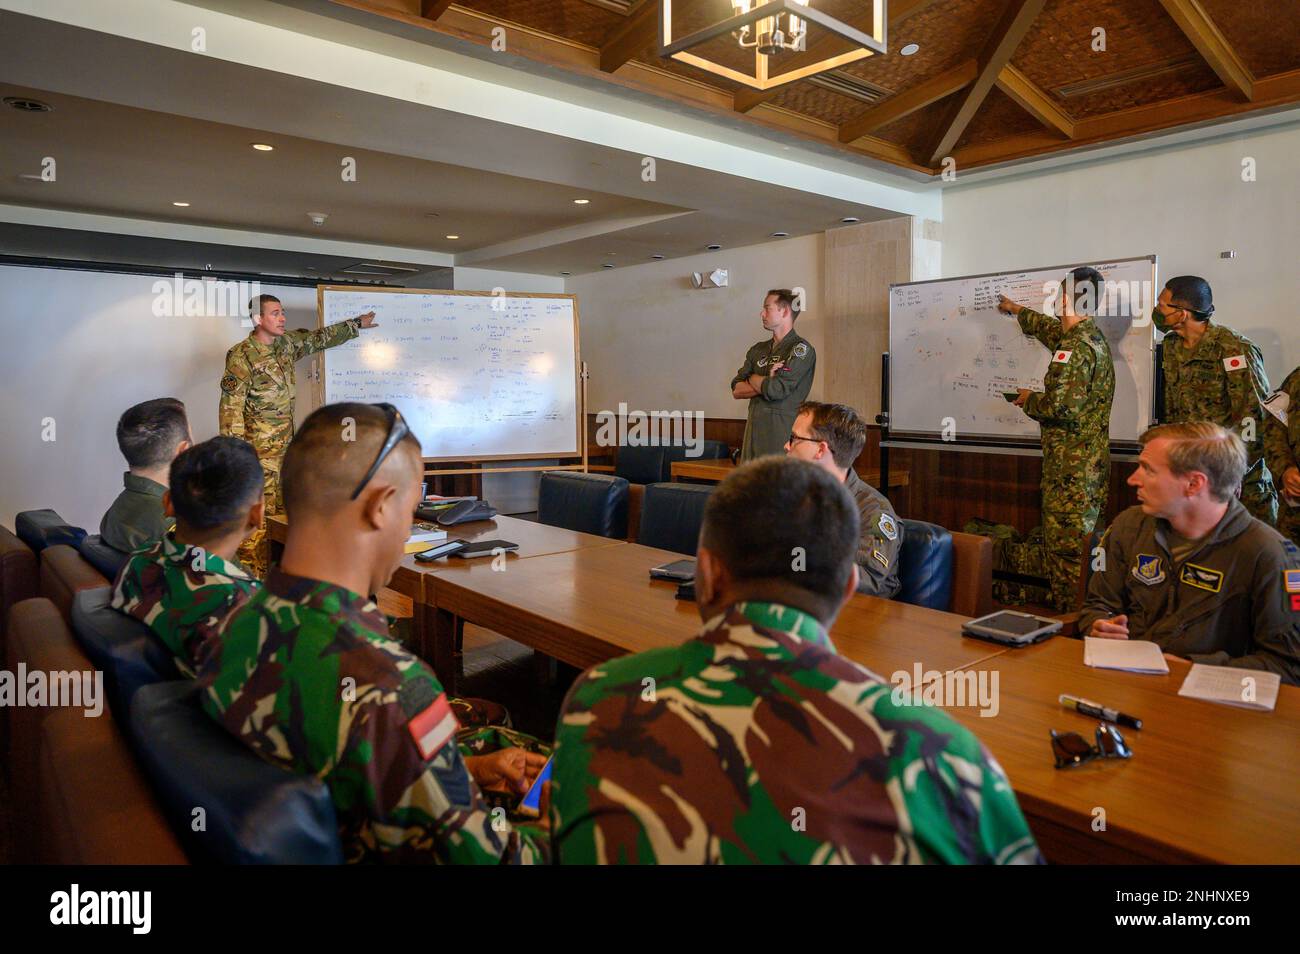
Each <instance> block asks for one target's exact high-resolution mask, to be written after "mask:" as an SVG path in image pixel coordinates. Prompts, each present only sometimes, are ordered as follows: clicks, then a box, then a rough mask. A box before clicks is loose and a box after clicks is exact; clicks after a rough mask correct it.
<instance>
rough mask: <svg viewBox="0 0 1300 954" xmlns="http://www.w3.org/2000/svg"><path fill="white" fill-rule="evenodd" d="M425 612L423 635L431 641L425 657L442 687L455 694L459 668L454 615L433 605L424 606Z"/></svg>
mask: <svg viewBox="0 0 1300 954" xmlns="http://www.w3.org/2000/svg"><path fill="white" fill-rule="evenodd" d="M425 613H426V614H427V616H428V617H430V619H427V620H426V623H425V634H424V635H425V637H426V638H428V639H429V640H430V642H431V643H432V645H431V646H429V647H428V650H429V653H428V655H426V657H425V658H426V659H428V660H429V662H430V663H431V664H432V666H433V671H434V674H435V675H436V676H437V677H438V681H439V682H441V683H442V687H443V688H444V689H446V690H447V692H448V693H449V694H451V695H455V694H456V677H457V675H458V674H457V669H459V668H460V667H459V666H458V665H457V663H458V660H457V659H456V622H457V620H456V616H455V615H454V614H452V613H449V612H448V611H447V610H443V609H438V608H437V607H433V606H427V607H425Z"/></svg>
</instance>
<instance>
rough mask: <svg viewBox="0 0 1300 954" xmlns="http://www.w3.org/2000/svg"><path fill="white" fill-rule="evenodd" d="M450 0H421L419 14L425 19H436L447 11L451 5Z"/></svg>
mask: <svg viewBox="0 0 1300 954" xmlns="http://www.w3.org/2000/svg"><path fill="white" fill-rule="evenodd" d="M451 3H452V0H423V3H422V5H421V7H420V16H422V17H424V18H425V19H426V20H436V19H438V17H440V16H442V15H443V14H444V13H446V12H447V8H448V7H449V6H451Z"/></svg>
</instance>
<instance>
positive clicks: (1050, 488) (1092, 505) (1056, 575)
mask: <svg viewBox="0 0 1300 954" xmlns="http://www.w3.org/2000/svg"><path fill="white" fill-rule="evenodd" d="M1103 281H1104V280H1103V279H1102V276H1101V273H1100V272H1098V271H1097V270H1096V269H1093V268H1076V269H1075V270H1074V271H1072V272H1070V274H1069V275H1067V276H1066V278H1065V281H1064V282H1062V285H1061V293H1060V298H1059V299H1058V305H1059V309H1060V312H1061V317H1060V318H1059V319H1057V318H1051V317H1048V316H1047V315H1044V314H1041V313H1040V312H1037V311H1034V310H1033V309H1031V308H1026V307H1024V306H1023V305H1018V304H1016V303H1015V302H1013V301H1011V300H1010V299H1009V298H1006V297H1005V296H1001V297H1000V300H999V302H998V309H999V310H1000V311H1003V312H1006V313H1007V314H1012V315H1016V316H1017V318H1018V320H1019V322H1020V330H1021V331H1023V332H1024V333H1025V334H1027V335H1030V336H1031V337H1034V338H1037V339H1038V340H1039V341H1041V342H1042V343H1043V345H1044V346H1045V347H1047V348H1049V349H1050V350H1051V352H1052V360H1051V362H1050V363H1049V364H1048V366H1047V374H1046V375H1045V376H1044V378H1043V391H1042V393H1041V394H1035V393H1031V392H1030V391H1029V390H1028V389H1027V388H1021V389H1020V396H1019V397H1018V398H1017V399H1016V402H1015V403H1016V405H1017V406H1019V407H1020V408H1022V409H1023V410H1024V412H1025V414H1026V415H1028V416H1029V417H1031V418H1032V419H1033V420H1035V421H1037V422H1038V423H1039V427H1040V430H1041V433H1042V443H1043V477H1042V485H1041V486H1042V509H1043V541H1044V544H1045V551H1046V552H1045V562H1046V564H1047V565H1046V567H1045V569H1046V570H1047V578H1048V580H1049V582H1050V584H1051V601H1052V605H1053V606H1055V607H1056V608H1057V609H1058V610H1071V609H1074V608H1075V605H1076V602H1077V600H1078V587H1079V578H1080V574H1081V573H1082V571H1083V564H1082V559H1083V540H1084V537H1085V536H1086V535H1087V534H1089V533H1091V532H1092V530H1093V528H1094V527H1096V525H1097V520H1098V518H1099V517H1100V516H1101V514H1102V512H1103V511H1104V510H1105V508H1106V494H1107V489H1108V485H1109V481H1110V408H1111V403H1112V401H1113V400H1114V398H1115V365H1114V363H1113V362H1112V361H1111V356H1110V345H1109V344H1108V343H1107V342H1106V336H1105V335H1103V334H1102V332H1101V329H1100V328H1098V327H1097V323H1096V322H1095V321H1093V320H1092V318H1091V317H1089V316H1090V315H1092V314H1093V313H1095V311H1096V309H1097V307H1098V305H1099V304H1100V302H1101V301H1102V284H1103Z"/></svg>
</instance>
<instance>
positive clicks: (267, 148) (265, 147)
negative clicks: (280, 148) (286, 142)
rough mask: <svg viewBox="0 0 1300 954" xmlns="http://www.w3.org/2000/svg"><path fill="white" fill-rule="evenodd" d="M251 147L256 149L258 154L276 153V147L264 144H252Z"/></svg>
mask: <svg viewBox="0 0 1300 954" xmlns="http://www.w3.org/2000/svg"><path fill="white" fill-rule="evenodd" d="M251 145H252V147H253V148H254V149H256V150H257V151H258V152H274V151H275V147H274V146H271V145H268V144H267V143H264V142H255V143H251Z"/></svg>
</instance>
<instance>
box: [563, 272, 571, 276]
mask: <svg viewBox="0 0 1300 954" xmlns="http://www.w3.org/2000/svg"><path fill="white" fill-rule="evenodd" d="M560 274H561V275H572V274H573V273H572V272H560Z"/></svg>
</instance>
